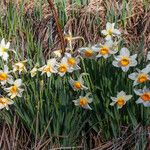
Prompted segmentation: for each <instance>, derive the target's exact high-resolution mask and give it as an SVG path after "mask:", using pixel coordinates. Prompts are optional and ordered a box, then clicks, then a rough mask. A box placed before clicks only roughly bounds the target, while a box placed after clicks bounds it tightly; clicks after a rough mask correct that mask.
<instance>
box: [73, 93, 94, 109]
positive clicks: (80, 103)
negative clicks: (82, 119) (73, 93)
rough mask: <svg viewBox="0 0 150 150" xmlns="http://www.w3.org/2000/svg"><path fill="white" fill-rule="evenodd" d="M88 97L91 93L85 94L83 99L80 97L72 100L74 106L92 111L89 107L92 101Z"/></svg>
mask: <svg viewBox="0 0 150 150" xmlns="http://www.w3.org/2000/svg"><path fill="white" fill-rule="evenodd" d="M90 95H91V93H87V94H86V95H85V96H84V97H83V96H80V97H79V98H78V99H77V100H73V102H74V104H75V106H80V107H82V108H85V109H90V110H92V108H91V107H90V106H89V103H91V102H92V101H93V99H92V98H91V97H90Z"/></svg>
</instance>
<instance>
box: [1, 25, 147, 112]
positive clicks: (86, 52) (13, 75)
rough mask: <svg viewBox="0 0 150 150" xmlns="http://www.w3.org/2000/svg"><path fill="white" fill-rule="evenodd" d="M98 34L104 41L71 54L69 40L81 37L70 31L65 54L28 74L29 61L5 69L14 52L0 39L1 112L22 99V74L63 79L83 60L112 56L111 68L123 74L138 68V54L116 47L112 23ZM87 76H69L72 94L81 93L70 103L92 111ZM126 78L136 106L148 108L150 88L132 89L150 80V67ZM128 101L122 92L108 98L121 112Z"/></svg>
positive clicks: (117, 34) (56, 55) (55, 55)
mask: <svg viewBox="0 0 150 150" xmlns="http://www.w3.org/2000/svg"><path fill="white" fill-rule="evenodd" d="M101 33H102V34H103V36H104V40H103V41H102V42H101V43H97V44H95V45H90V46H88V47H81V48H79V49H78V50H77V51H73V50H72V40H75V39H79V38H81V37H73V36H72V34H71V32H69V35H66V36H65V37H64V38H65V40H67V41H68V47H67V48H66V52H65V54H64V55H63V56H62V55H61V53H60V52H59V51H55V52H53V54H52V55H51V57H50V59H48V60H47V62H46V63H44V64H43V65H41V66H40V65H39V64H35V66H34V67H33V68H32V69H30V71H28V70H27V68H26V64H27V62H28V60H22V61H18V62H15V63H13V65H12V66H10V67H8V66H9V65H8V64H9V62H8V60H9V59H8V58H9V53H10V52H14V51H13V50H11V49H10V43H9V42H8V43H5V40H4V39H2V41H1V43H0V57H1V60H2V62H3V63H2V64H3V66H2V69H1V70H0V84H1V87H2V90H3V91H4V92H3V93H4V94H3V95H7V96H1V97H0V109H2V108H4V107H6V109H8V105H11V104H13V103H14V98H16V97H22V93H23V91H24V89H23V88H22V86H23V83H22V79H20V78H19V77H20V75H21V74H25V73H28V72H30V75H31V77H32V78H35V77H36V75H37V74H38V72H39V73H40V75H41V76H43V75H46V76H47V78H50V77H51V76H52V75H53V74H55V75H58V76H60V77H63V76H65V75H66V74H67V73H73V72H74V71H76V70H80V69H81V68H80V61H81V59H82V58H86V59H87V58H88V59H94V60H96V61H98V60H99V59H109V57H111V58H113V61H112V65H113V66H114V67H118V68H120V70H122V71H123V72H124V73H127V72H128V70H129V69H130V67H135V66H137V64H138V62H137V60H136V59H137V54H133V55H132V54H130V51H129V50H128V49H127V48H126V47H122V48H119V43H120V39H121V32H120V31H119V30H118V29H116V28H115V24H114V23H107V24H106V29H105V30H102V32H101ZM14 53H15V52H14ZM15 54H16V53H15ZM149 60H150V52H148V55H147V61H149ZM87 75H88V74H87V73H80V75H79V76H78V77H77V79H75V78H72V77H70V78H69V84H70V86H71V87H72V89H73V91H74V92H77V93H78V94H80V95H79V96H78V98H77V99H76V100H73V103H74V105H75V106H80V107H82V108H85V109H90V110H91V109H92V108H91V106H90V105H89V104H90V103H91V102H92V101H93V98H92V93H90V92H89V87H87V85H86V82H85V77H84V76H87ZM73 77H74V76H73ZM128 78H129V79H131V80H133V81H134V82H133V88H134V92H135V94H136V95H138V96H139V99H138V100H137V101H136V103H137V104H138V103H143V105H144V106H150V89H148V88H147V87H146V86H144V87H143V89H138V88H135V86H138V85H143V84H144V83H146V82H147V81H149V80H150V64H148V65H147V66H146V67H145V68H143V69H142V70H140V69H137V68H136V72H133V73H131V74H129V75H128ZM83 93H84V94H83ZM131 98H132V95H126V93H125V92H124V91H121V92H118V93H117V96H116V97H111V99H112V102H111V103H110V105H111V106H114V105H117V108H119V109H120V108H122V107H123V106H124V105H125V104H126V102H127V101H128V100H129V99H131Z"/></svg>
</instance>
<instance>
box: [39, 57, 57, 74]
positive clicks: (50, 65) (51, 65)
mask: <svg viewBox="0 0 150 150" xmlns="http://www.w3.org/2000/svg"><path fill="white" fill-rule="evenodd" d="M56 64H57V61H56V59H55V58H52V59H49V60H48V61H47V64H46V65H44V66H43V67H41V68H39V71H42V73H41V75H43V74H44V73H46V74H47V77H50V76H51V74H52V73H57V69H56Z"/></svg>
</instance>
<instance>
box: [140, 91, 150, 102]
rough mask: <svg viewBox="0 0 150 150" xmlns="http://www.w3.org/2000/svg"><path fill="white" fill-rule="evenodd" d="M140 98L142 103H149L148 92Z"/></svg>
mask: <svg viewBox="0 0 150 150" xmlns="http://www.w3.org/2000/svg"><path fill="white" fill-rule="evenodd" d="M140 97H141V99H142V100H143V101H150V92H147V93H144V94H143V95H141V96H140Z"/></svg>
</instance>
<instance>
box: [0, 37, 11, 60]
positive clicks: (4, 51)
mask: <svg viewBox="0 0 150 150" xmlns="http://www.w3.org/2000/svg"><path fill="white" fill-rule="evenodd" d="M9 47H10V42H8V43H7V44H6V43H5V39H2V41H1V43H0V57H2V59H3V60H5V61H7V59H8V57H9V55H8V50H9Z"/></svg>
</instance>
